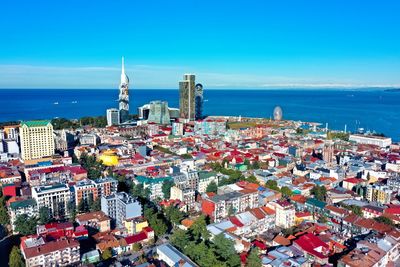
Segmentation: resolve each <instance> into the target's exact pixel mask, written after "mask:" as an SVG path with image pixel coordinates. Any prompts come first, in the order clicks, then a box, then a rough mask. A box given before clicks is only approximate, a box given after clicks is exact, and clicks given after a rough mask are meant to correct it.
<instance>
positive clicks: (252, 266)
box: [246, 248, 261, 267]
mask: <svg viewBox="0 0 400 267" xmlns="http://www.w3.org/2000/svg"><path fill="white" fill-rule="evenodd" d="M258 254H259V250H258V248H253V249H251V250H250V253H249V255H248V256H247V261H246V267H261V259H260V257H259V256H258Z"/></svg>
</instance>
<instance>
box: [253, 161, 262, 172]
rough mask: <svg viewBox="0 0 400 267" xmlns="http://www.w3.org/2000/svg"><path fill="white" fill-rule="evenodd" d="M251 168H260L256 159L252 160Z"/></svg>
mask: <svg viewBox="0 0 400 267" xmlns="http://www.w3.org/2000/svg"><path fill="white" fill-rule="evenodd" d="M252 168H253V169H254V170H257V169H259V168H260V163H259V162H258V161H254V162H253V164H252Z"/></svg>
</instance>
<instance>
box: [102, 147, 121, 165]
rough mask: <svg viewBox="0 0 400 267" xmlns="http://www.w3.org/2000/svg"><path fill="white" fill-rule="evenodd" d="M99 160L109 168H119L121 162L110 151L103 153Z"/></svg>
mask: <svg viewBox="0 0 400 267" xmlns="http://www.w3.org/2000/svg"><path fill="white" fill-rule="evenodd" d="M99 160H101V161H102V163H103V164H104V165H106V166H108V167H112V166H117V165H118V162H119V158H118V156H117V155H116V154H115V153H114V152H113V151H110V150H108V151H105V152H103V153H102V154H101V155H100V157H99Z"/></svg>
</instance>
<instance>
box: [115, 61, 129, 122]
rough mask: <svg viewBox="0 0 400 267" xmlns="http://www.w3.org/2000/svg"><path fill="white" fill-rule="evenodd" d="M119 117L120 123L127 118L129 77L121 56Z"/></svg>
mask: <svg viewBox="0 0 400 267" xmlns="http://www.w3.org/2000/svg"><path fill="white" fill-rule="evenodd" d="M118 102H119V118H120V123H124V122H126V121H127V120H128V119H129V78H128V76H127V75H126V74H125V65H124V58H123V57H122V72H121V83H120V84H119V98H118Z"/></svg>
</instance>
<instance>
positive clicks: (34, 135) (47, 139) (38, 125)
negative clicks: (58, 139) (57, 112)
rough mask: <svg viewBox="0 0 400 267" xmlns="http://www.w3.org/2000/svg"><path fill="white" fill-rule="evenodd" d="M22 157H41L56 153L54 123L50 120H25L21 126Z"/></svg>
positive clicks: (25, 158) (27, 158)
mask: <svg viewBox="0 0 400 267" xmlns="http://www.w3.org/2000/svg"><path fill="white" fill-rule="evenodd" d="M20 139H21V158H22V159H23V160H30V159H40V158H43V157H48V156H51V155H53V154H54V138H53V125H51V123H50V121H25V122H22V123H21V127H20Z"/></svg>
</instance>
